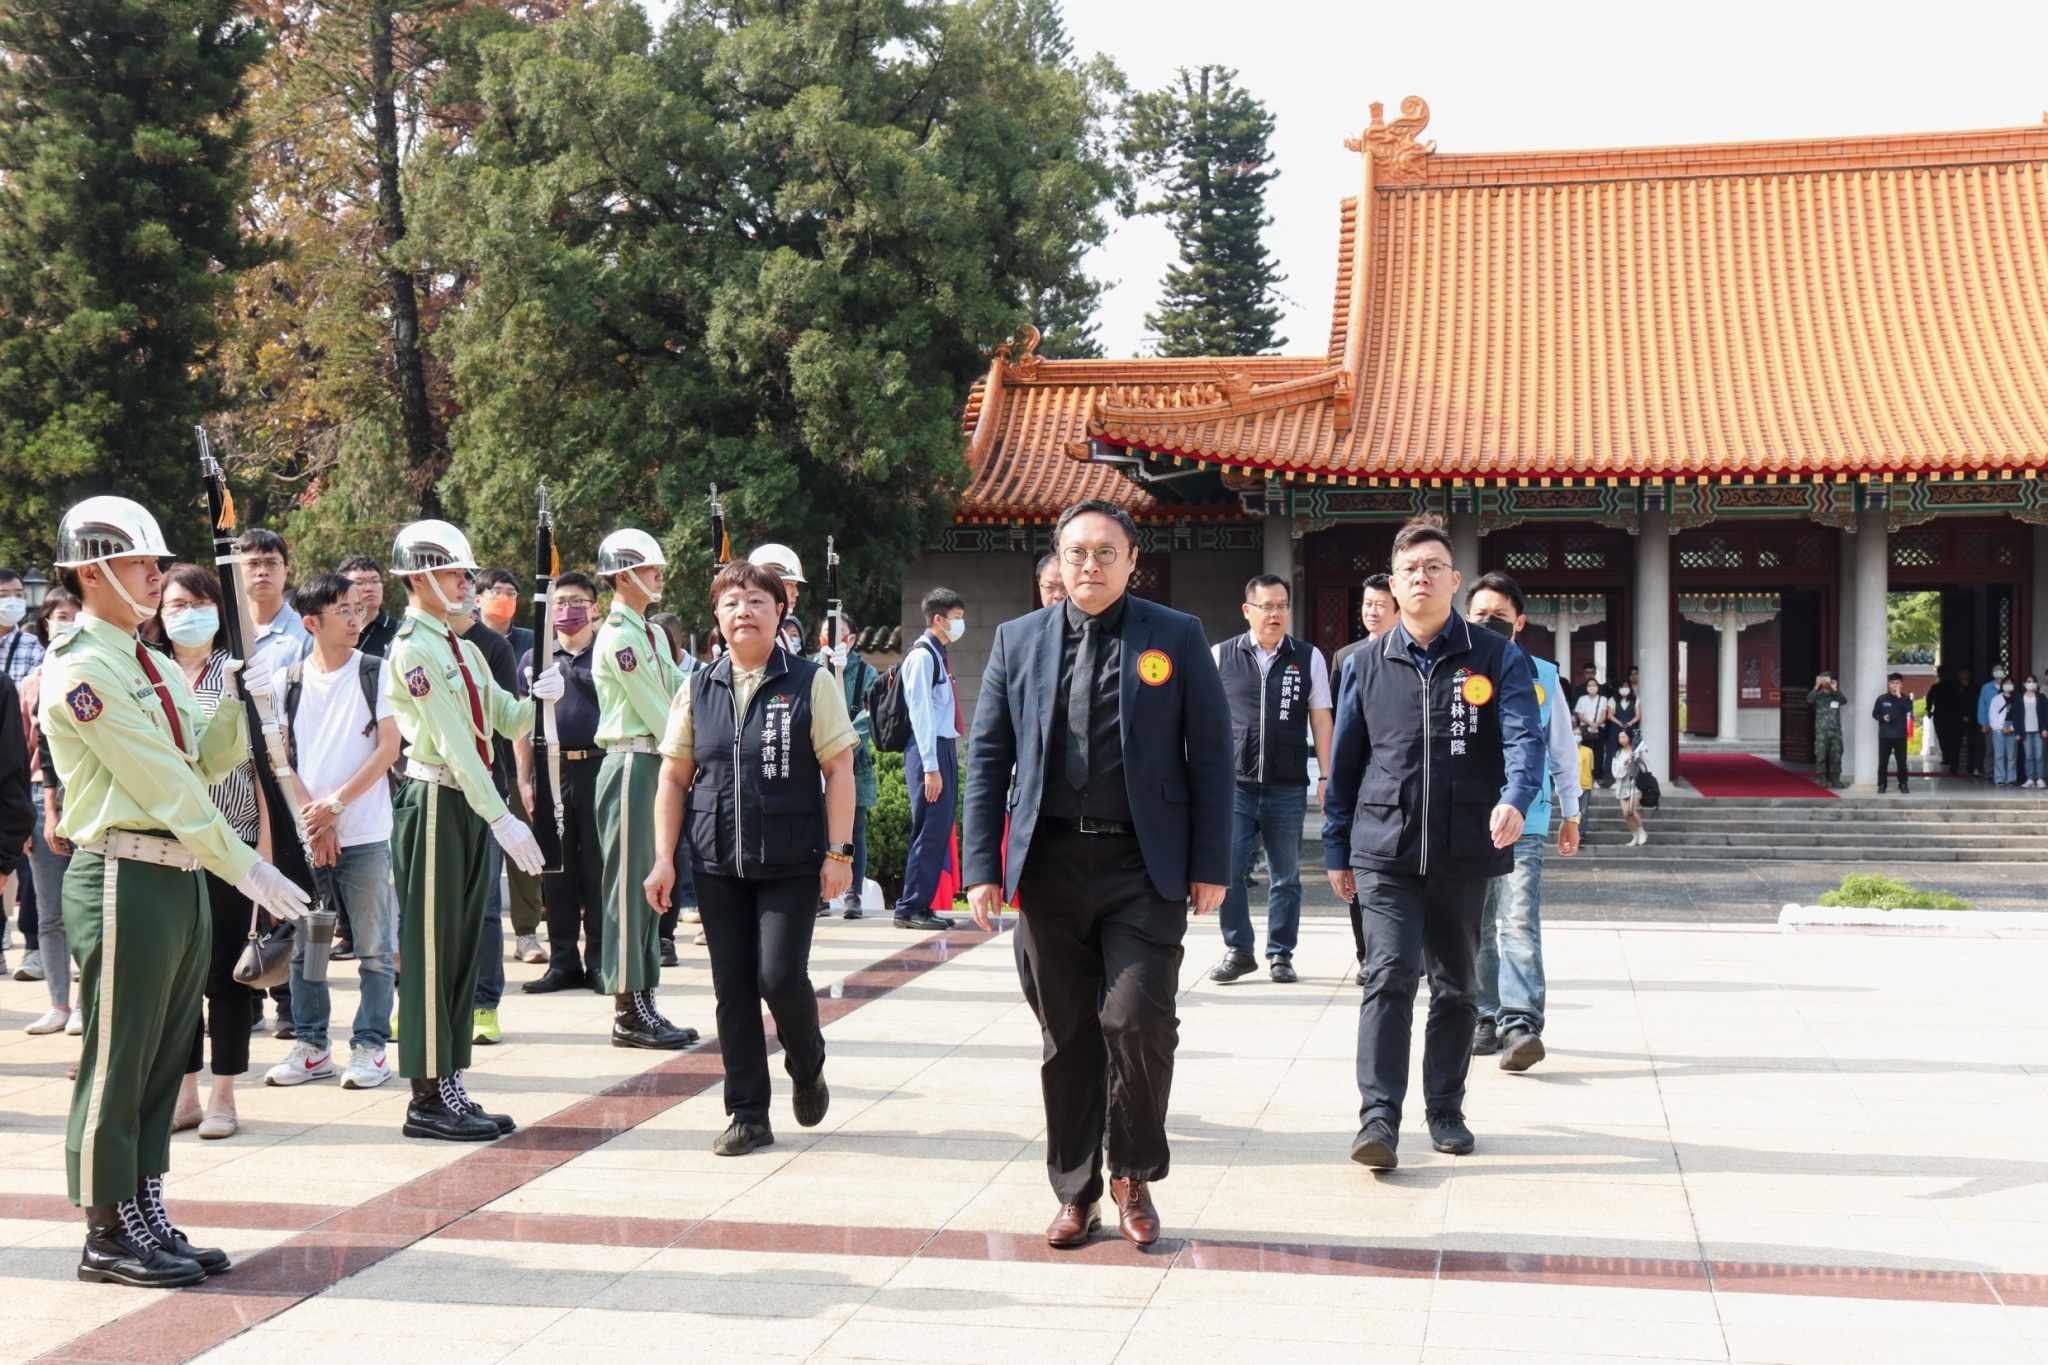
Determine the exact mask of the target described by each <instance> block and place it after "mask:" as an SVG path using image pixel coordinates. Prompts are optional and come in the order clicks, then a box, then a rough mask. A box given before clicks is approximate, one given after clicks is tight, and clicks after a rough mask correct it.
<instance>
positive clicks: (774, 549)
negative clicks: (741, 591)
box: [747, 543, 810, 583]
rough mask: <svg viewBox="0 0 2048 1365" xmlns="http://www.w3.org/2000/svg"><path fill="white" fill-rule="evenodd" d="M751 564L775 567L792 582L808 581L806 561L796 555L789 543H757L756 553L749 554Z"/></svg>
mask: <svg viewBox="0 0 2048 1365" xmlns="http://www.w3.org/2000/svg"><path fill="white" fill-rule="evenodd" d="M747 562H748V563H749V564H759V565H760V566H761V567H762V568H764V569H773V570H775V572H777V573H778V574H781V575H782V576H783V577H784V578H787V579H788V580H790V581H791V582H792V583H808V582H809V581H810V580H809V579H807V578H805V577H804V562H803V561H802V560H801V559H798V558H797V557H796V551H795V550H792V549H790V548H789V547H788V546H787V545H776V544H773V543H770V544H767V545H757V546H755V547H754V553H752V554H750V555H748V556H747Z"/></svg>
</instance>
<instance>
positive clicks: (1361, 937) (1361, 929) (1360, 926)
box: [1344, 896, 1365, 962]
mask: <svg viewBox="0 0 2048 1365" xmlns="http://www.w3.org/2000/svg"><path fill="white" fill-rule="evenodd" d="M1344 908H1345V909H1346V910H1347V911H1349V912H1350V914H1351V946H1352V947H1353V948H1355V949H1357V950H1358V951H1357V952H1356V953H1354V954H1353V956H1354V957H1356V958H1357V959H1358V960H1359V961H1360V962H1363V961H1365V912H1364V911H1362V910H1360V909H1359V908H1358V897H1356V896H1353V897H1352V898H1351V899H1350V900H1348V901H1346V902H1345V903H1344Z"/></svg>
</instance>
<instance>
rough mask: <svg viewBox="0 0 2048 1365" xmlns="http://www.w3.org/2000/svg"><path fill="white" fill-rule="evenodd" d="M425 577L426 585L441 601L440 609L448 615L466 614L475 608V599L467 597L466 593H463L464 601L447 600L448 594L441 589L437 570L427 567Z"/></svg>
mask: <svg viewBox="0 0 2048 1365" xmlns="http://www.w3.org/2000/svg"><path fill="white" fill-rule="evenodd" d="M426 579H427V586H428V587H430V588H432V589H433V590H434V596H435V598H436V599H437V600H439V602H440V603H441V610H442V611H444V612H446V613H447V614H448V615H449V616H450V617H457V616H467V615H469V614H470V612H472V611H474V610H475V609H476V603H475V601H474V600H472V599H469V597H468V595H467V594H464V601H463V602H462V603H460V604H459V605H458V604H457V603H454V602H450V601H449V600H448V594H447V593H445V592H442V591H441V578H440V575H439V573H438V571H436V570H432V569H429V570H428V571H427V574H426Z"/></svg>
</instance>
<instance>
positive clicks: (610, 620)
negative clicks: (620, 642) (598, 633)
mask: <svg viewBox="0 0 2048 1365" xmlns="http://www.w3.org/2000/svg"><path fill="white" fill-rule="evenodd" d="M604 623H605V624H606V625H608V626H623V625H625V624H626V613H624V612H622V611H615V612H613V613H612V614H611V615H610V616H607V617H605V618H604Z"/></svg>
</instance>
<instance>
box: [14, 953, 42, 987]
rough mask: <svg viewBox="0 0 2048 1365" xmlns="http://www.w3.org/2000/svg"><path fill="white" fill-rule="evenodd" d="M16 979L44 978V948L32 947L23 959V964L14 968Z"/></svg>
mask: <svg viewBox="0 0 2048 1365" xmlns="http://www.w3.org/2000/svg"><path fill="white" fill-rule="evenodd" d="M14 979H15V980H16V981H41V980H42V979H43V950H42V949H40V948H31V949H29V950H28V953H27V954H26V955H25V956H24V957H23V958H22V959H21V965H20V966H19V967H16V968H15V969H14Z"/></svg>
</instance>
